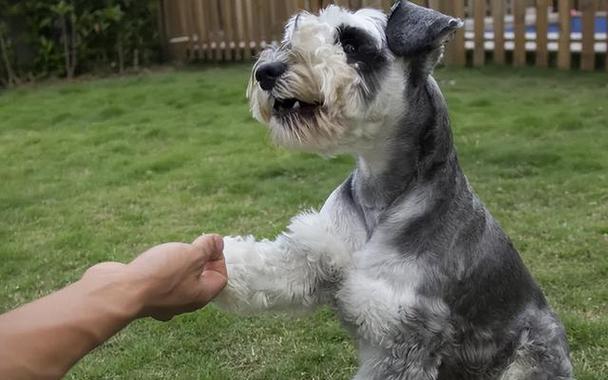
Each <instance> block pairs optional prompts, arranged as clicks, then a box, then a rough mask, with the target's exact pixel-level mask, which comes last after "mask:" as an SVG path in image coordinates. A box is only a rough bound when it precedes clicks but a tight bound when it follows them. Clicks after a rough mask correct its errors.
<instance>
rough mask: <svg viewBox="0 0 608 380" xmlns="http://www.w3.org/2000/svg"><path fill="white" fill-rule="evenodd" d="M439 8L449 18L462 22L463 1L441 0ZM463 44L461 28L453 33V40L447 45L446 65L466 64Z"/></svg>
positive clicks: (462, 30)
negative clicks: (455, 18)
mask: <svg viewBox="0 0 608 380" xmlns="http://www.w3.org/2000/svg"><path fill="white" fill-rule="evenodd" d="M440 8H441V10H442V11H443V12H446V13H447V14H449V15H450V16H453V17H458V18H460V19H461V20H463V21H464V0H452V1H450V0H442V1H441V5H440ZM464 43H465V41H464V28H462V29H460V30H457V31H456V32H455V33H454V38H453V39H452V41H450V42H448V44H447V47H446V55H445V62H446V64H448V65H457V66H464V65H465V64H466V60H467V57H466V50H465V46H464Z"/></svg>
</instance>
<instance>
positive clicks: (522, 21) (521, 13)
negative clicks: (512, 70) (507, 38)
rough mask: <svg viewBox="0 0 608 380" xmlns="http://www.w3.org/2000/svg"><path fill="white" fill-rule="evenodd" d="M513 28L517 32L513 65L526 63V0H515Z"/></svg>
mask: <svg viewBox="0 0 608 380" xmlns="http://www.w3.org/2000/svg"><path fill="white" fill-rule="evenodd" d="M513 29H514V32H515V47H514V50H513V65H514V66H517V67H519V66H525V64H526V5H525V4H524V0H514V1H513Z"/></svg>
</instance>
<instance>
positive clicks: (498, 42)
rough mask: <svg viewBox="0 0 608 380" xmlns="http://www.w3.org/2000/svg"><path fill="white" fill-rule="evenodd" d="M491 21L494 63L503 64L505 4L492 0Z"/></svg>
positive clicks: (498, 0) (501, 1)
mask: <svg viewBox="0 0 608 380" xmlns="http://www.w3.org/2000/svg"><path fill="white" fill-rule="evenodd" d="M492 20H493V22H494V57H493V60H494V63H496V64H499V65H502V64H504V63H505V3H504V1H503V0H492Z"/></svg>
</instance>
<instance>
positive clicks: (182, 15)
mask: <svg viewBox="0 0 608 380" xmlns="http://www.w3.org/2000/svg"><path fill="white" fill-rule="evenodd" d="M411 1H412V2H414V3H416V4H419V5H422V6H428V7H431V8H433V9H436V10H439V11H441V12H444V13H446V14H449V15H452V16H454V17H458V18H461V19H463V20H466V21H467V22H466V25H467V28H468V29H465V28H463V29H462V30H459V31H458V32H456V33H455V36H454V39H453V40H452V41H450V42H449V43H448V45H447V47H446V58H445V62H446V63H447V64H449V65H465V64H466V61H467V50H469V51H470V50H472V56H473V65H474V66H482V65H485V64H486V53H487V52H488V51H489V50H491V51H492V53H493V61H494V62H495V63H496V64H504V63H505V61H506V51H507V50H511V49H512V51H513V64H514V65H515V66H522V65H525V64H526V61H527V56H528V54H530V55H532V54H533V55H534V60H535V65H536V66H538V67H548V66H549V64H552V62H551V61H550V59H549V58H550V52H552V51H555V50H556V46H557V66H558V67H559V68H560V69H569V68H571V67H572V54H573V53H574V54H578V53H579V52H580V57H581V59H580V62H581V65H580V68H581V69H582V70H593V69H595V64H596V58H597V54H601V55H603V56H604V57H605V56H606V53H605V52H603V51H596V49H597V46H598V45H597V44H596V43H597V42H599V41H595V37H596V36H597V35H598V34H597V33H596V32H597V31H596V30H595V29H596V25H595V19H596V16H597V15H599V14H600V13H596V12H598V11H600V10H601V11H604V12H606V13H608V1H606V0H411ZM393 2H394V1H393V0H173V1H169V0H159V29H160V35H161V36H162V38H163V46H164V47H166V49H165V51H167V52H168V53H169V55H170V56H171V57H172V58H173V59H176V60H179V61H183V60H187V59H193V58H198V59H204V60H215V61H220V60H234V61H239V60H243V59H245V60H249V59H251V57H252V55H253V54H255V53H257V52H259V51H260V49H261V48H262V47H264V46H265V45H267V44H269V43H272V42H275V41H280V40H281V38H282V34H283V25H284V24H285V22H286V21H287V20H288V18H289V17H290V16H292V15H293V14H295V13H296V12H298V11H300V10H308V11H310V12H318V11H319V9H320V8H322V7H325V6H327V5H328V4H337V5H340V6H343V7H346V8H350V9H358V8H360V7H373V8H378V9H383V10H384V11H386V12H388V11H389V9H390V7H391V6H392V4H393ZM556 3H557V5H558V7H557V12H555V11H554V10H553V5H555V4H556ZM527 5H530V6H532V8H526V6H527ZM488 6H489V7H490V8H489V10H490V12H489V13H488V9H487V7H488ZM530 9H532V10H534V9H535V10H536V12H528V10H530ZM573 10H576V11H577V12H579V13H577V15H578V14H580V16H581V20H582V22H581V23H580V24H581V25H582V30H580V31H581V32H582V33H580V34H579V33H578V32H579V24H578V23H576V24H574V25H575V27H576V29H575V30H574V31H575V32H576V33H574V34H573V33H572V32H573V30H572V25H573V24H571V23H572V19H571V18H572V14H573V13H572V12H573ZM509 13H510V14H512V15H513V18H512V20H513V22H512V24H511V18H505V16H506V15H507V14H509ZM534 15H535V16H536V18H535V20H534V18H533V17H534ZM488 16H491V17H488ZM597 17H600V16H597ZM554 18H556V19H557V24H558V26H559V31H560V32H559V38H558V41H557V44H556V43H555V42H554V40H553V39H554V37H551V33H549V30H550V25H552V23H554V22H555V21H554ZM486 20H491V21H489V22H491V23H492V24H493V26H491V27H490V26H489V25H486V22H487V21H486ZM531 20H534V21H533V22H534V25H533V29H534V31H535V36H534V37H530V39H529V40H527V37H526V36H530V35H533V33H534V31H531V32H530V33H526V30H528V28H530V27H531V26H532V24H530V21H531ZM507 23H509V24H508V25H507ZM486 26H488V28H491V29H493V33H491V31H490V30H488V31H486ZM507 27H508V29H507ZM551 29H552V28H551ZM511 30H512V31H513V33H511ZM602 32H603V31H600V32H599V33H602ZM492 34H493V42H494V43H493V46H492V42H490V41H487V39H490V38H492V37H489V36H490V35H492ZM573 35H574V38H573V37H572V36H573ZM579 35H581V36H582V39H581V38H580V37H579ZM607 35H608V33H607ZM532 41H535V42H536V43H535V44H533V43H532ZM581 42H582V43H581ZM602 42H603V41H602ZM606 42H607V43H608V39H606ZM599 46H603V45H602V44H600V45H599ZM572 49H576V50H575V51H574V52H573V51H572ZM604 60H605V61H606V70H608V58H603V59H602V62H603V61H604Z"/></svg>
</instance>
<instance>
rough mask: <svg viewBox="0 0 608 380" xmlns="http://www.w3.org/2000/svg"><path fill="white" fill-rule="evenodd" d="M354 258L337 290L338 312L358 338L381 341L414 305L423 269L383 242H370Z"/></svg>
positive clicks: (390, 335)
mask: <svg viewBox="0 0 608 380" xmlns="http://www.w3.org/2000/svg"><path fill="white" fill-rule="evenodd" d="M352 260H353V261H352V267H351V268H350V269H349V270H348V271H346V273H344V280H343V282H342V283H341V287H340V289H339V290H338V291H337V292H336V305H337V309H338V314H339V315H340V318H341V319H342V320H343V322H344V323H345V324H346V325H347V327H350V329H351V330H354V333H355V334H356V335H357V336H358V337H360V338H364V339H366V340H368V341H370V342H376V343H379V342H382V341H384V340H385V338H386V337H393V336H394V335H395V331H396V330H397V329H400V328H401V327H402V324H403V319H404V316H405V315H406V311H407V310H408V309H409V308H412V307H414V306H415V302H416V300H417V297H416V288H417V286H418V284H419V281H420V272H419V270H418V268H417V265H416V263H415V262H413V261H408V260H407V259H406V258H404V257H403V255H400V254H399V252H396V251H395V250H394V249H392V248H389V247H386V246H383V245H382V244H371V243H369V244H367V245H366V246H365V247H364V248H363V249H361V250H359V251H357V252H355V253H354V254H353V258H352Z"/></svg>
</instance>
